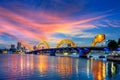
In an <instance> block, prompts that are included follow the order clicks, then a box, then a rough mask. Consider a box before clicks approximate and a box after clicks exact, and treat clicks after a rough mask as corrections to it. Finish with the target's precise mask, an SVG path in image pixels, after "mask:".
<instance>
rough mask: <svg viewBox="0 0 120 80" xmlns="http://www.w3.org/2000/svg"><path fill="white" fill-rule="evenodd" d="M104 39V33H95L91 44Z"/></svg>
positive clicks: (93, 44)
mask: <svg viewBox="0 0 120 80" xmlns="http://www.w3.org/2000/svg"><path fill="white" fill-rule="evenodd" d="M104 39H105V34H97V35H96V36H95V39H94V40H93V41H92V46H95V45H96V44H97V43H100V42H102V41H103V40H104Z"/></svg>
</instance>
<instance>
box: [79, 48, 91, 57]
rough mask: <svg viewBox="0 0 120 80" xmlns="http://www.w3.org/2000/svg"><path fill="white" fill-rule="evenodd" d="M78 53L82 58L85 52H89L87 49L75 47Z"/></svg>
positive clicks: (85, 54) (85, 55)
mask: <svg viewBox="0 0 120 80" xmlns="http://www.w3.org/2000/svg"><path fill="white" fill-rule="evenodd" d="M77 51H78V53H79V57H83V58H87V54H88V53H89V50H88V49H80V48H78V49H77Z"/></svg>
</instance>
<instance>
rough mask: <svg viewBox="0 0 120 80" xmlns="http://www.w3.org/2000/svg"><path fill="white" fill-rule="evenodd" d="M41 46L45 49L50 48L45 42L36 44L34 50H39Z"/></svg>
mask: <svg viewBox="0 0 120 80" xmlns="http://www.w3.org/2000/svg"><path fill="white" fill-rule="evenodd" d="M41 45H44V46H45V47H46V48H50V46H49V44H48V43H47V42H46V41H40V42H39V43H38V44H37V46H36V48H37V49H40V46H41Z"/></svg>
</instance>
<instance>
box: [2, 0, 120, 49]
mask: <svg viewBox="0 0 120 80" xmlns="http://www.w3.org/2000/svg"><path fill="white" fill-rule="evenodd" d="M96 34H105V35H106V40H109V39H112V40H116V41H117V40H118V38H120V0H0V48H5V47H8V46H10V45H11V44H17V42H18V41H21V42H23V45H27V46H34V45H37V44H38V43H39V42H40V41H42V40H45V41H47V42H48V44H49V45H50V46H51V47H56V45H57V43H58V42H59V41H61V40H62V39H70V40H72V41H73V42H74V43H75V44H76V45H77V46H91V42H92V40H93V39H94V37H95V35H96Z"/></svg>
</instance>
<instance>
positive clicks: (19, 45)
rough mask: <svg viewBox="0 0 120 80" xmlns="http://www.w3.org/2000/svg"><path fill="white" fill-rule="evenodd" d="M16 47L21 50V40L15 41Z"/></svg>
mask: <svg viewBox="0 0 120 80" xmlns="http://www.w3.org/2000/svg"><path fill="white" fill-rule="evenodd" d="M17 49H18V50H21V42H18V43H17Z"/></svg>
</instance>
